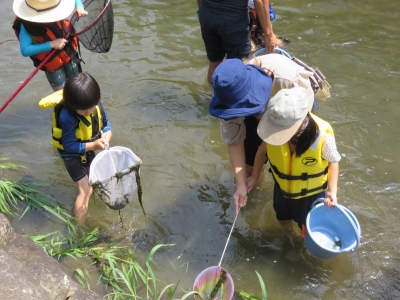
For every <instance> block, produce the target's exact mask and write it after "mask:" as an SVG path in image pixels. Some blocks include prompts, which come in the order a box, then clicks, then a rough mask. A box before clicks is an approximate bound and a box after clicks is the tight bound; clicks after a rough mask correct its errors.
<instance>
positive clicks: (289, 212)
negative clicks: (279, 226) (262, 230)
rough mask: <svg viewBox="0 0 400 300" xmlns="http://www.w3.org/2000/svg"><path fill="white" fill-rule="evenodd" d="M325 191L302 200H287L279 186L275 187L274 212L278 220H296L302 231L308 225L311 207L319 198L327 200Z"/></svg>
mask: <svg viewBox="0 0 400 300" xmlns="http://www.w3.org/2000/svg"><path fill="white" fill-rule="evenodd" d="M325 193H326V192H325V191H323V192H321V193H319V194H315V195H311V196H308V197H304V198H300V199H288V198H285V197H284V196H283V195H282V193H281V190H280V188H279V187H278V185H277V184H276V183H275V185H274V210H275V213H276V218H277V219H278V220H279V221H285V220H294V221H295V222H297V225H298V226H299V228H300V229H302V225H303V224H304V225H305V224H306V220H307V215H308V212H309V211H310V210H311V208H312V207H311V205H312V204H313V202H314V201H315V200H317V199H318V198H325Z"/></svg>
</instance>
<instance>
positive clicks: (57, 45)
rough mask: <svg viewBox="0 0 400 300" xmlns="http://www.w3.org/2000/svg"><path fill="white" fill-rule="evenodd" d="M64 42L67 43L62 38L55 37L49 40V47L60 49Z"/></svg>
mask: <svg viewBox="0 0 400 300" xmlns="http://www.w3.org/2000/svg"><path fill="white" fill-rule="evenodd" d="M66 43H67V40H66V39H64V38H61V39H56V40H53V41H50V47H51V48H52V49H56V50H61V49H63V48H64V47H65V44H66Z"/></svg>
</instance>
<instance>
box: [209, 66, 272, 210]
mask: <svg viewBox="0 0 400 300" xmlns="http://www.w3.org/2000/svg"><path fill="white" fill-rule="evenodd" d="M212 85H213V87H214V94H213V96H212V99H211V103H210V106H209V112H210V114H211V115H212V116H214V117H218V118H220V120H221V122H220V124H221V136H222V139H223V141H224V142H225V143H226V144H228V153H229V158H230V160H231V164H232V167H233V171H234V174H235V178H236V185H237V188H236V191H235V193H234V195H233V200H234V202H235V206H236V212H238V207H239V206H240V207H241V206H244V205H245V204H246V201H247V187H246V178H247V176H249V175H250V174H251V172H252V160H254V155H255V152H256V151H257V147H258V144H257V145H256V147H255V152H254V155H253V157H250V158H249V157H246V153H245V139H247V137H248V135H251V134H252V135H253V136H254V135H257V132H256V131H255V129H256V127H255V128H254V130H251V131H247V130H246V127H247V125H246V124H245V123H246V122H247V121H252V119H254V117H255V116H259V117H261V115H262V114H263V112H264V109H265V107H266V105H267V102H268V99H269V96H270V93H271V88H272V79H271V77H270V76H269V75H268V74H267V73H266V72H265V71H264V70H263V69H262V68H261V67H258V66H254V65H245V64H244V63H243V61H242V60H240V59H227V60H225V61H224V62H222V63H221V64H220V65H219V66H218V67H217V68H216V70H215V72H214V74H213V76H212Z"/></svg>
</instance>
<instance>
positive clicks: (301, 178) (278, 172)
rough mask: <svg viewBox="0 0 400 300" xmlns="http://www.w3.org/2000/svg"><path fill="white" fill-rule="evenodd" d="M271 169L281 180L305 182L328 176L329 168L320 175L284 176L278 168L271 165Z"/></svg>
mask: <svg viewBox="0 0 400 300" xmlns="http://www.w3.org/2000/svg"><path fill="white" fill-rule="evenodd" d="M270 164H271V162H270ZM271 168H272V170H273V171H274V173H275V174H276V175H277V176H278V177H279V178H281V179H286V180H303V181H305V180H308V179H309V178H317V177H320V176H323V175H326V174H328V167H326V168H325V170H323V171H322V172H320V173H316V174H308V173H302V174H301V175H288V174H284V173H282V172H280V171H279V170H278V168H277V167H276V166H274V165H272V164H271Z"/></svg>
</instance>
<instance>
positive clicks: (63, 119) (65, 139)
mask: <svg viewBox="0 0 400 300" xmlns="http://www.w3.org/2000/svg"><path fill="white" fill-rule="evenodd" d="M77 122H78V120H77V119H76V118H75V117H74V115H73V113H72V112H71V111H69V110H68V109H66V108H64V109H63V110H62V111H61V113H60V126H61V130H62V138H61V139H62V144H63V147H64V151H66V152H69V153H77V154H80V155H83V154H85V152H87V151H92V150H103V149H105V147H106V142H105V140H104V139H97V140H96V141H93V142H88V143H81V142H78V141H77V140H76V126H77Z"/></svg>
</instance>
